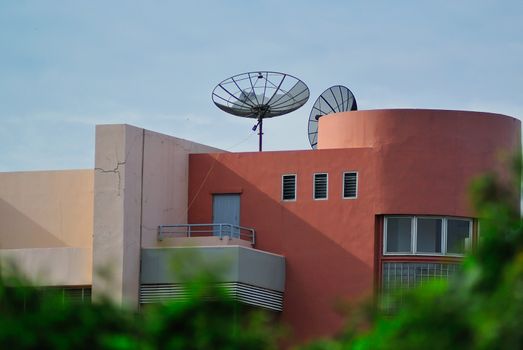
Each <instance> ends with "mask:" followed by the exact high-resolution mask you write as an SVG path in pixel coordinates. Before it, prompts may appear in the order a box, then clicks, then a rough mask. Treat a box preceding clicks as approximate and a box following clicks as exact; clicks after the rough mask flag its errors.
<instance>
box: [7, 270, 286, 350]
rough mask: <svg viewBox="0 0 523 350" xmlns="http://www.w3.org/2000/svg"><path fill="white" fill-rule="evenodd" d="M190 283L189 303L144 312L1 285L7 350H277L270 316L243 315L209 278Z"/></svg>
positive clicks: (20, 284)
mask: <svg viewBox="0 0 523 350" xmlns="http://www.w3.org/2000/svg"><path fill="white" fill-rule="evenodd" d="M211 276H212V274H211V273H210V271H207V273H203V274H201V275H198V276H195V277H194V278H192V279H191V280H188V281H186V286H187V296H188V297H187V299H185V300H183V301H179V302H172V303H169V304H165V305H162V304H158V305H151V306H150V307H146V308H144V309H143V310H141V311H140V312H134V311H131V310H129V309H125V308H121V307H117V306H114V305H113V304H111V303H110V302H109V301H107V300H105V301H100V302H96V303H93V304H72V303H67V302H65V303H64V302H63V301H62V300H61V299H60V298H59V297H58V295H56V294H53V293H49V292H46V293H42V291H41V290H38V289H37V288H32V287H26V286H27V285H28V283H27V282H26V281H23V280H20V279H16V278H7V279H6V278H3V279H0V348H1V349H114V350H124V349H126V350H127V349H146V350H148V349H151V350H152V349H183V350H186V349H188V350H190V349H195V350H203V349H255V350H256V349H274V348H275V342H276V339H275V336H274V335H273V334H275V333H274V327H273V326H271V324H270V322H269V320H268V318H267V317H266V315H265V314H264V313H261V312H254V311H251V310H245V309H243V308H242V306H241V305H239V304H238V303H236V302H235V301H233V300H232V299H231V298H229V297H228V296H227V294H226V293H225V291H224V290H223V289H221V288H219V287H217V286H216V285H215V284H213V283H212V282H213V281H212V279H211Z"/></svg>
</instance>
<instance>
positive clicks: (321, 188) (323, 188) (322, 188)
mask: <svg viewBox="0 0 523 350" xmlns="http://www.w3.org/2000/svg"><path fill="white" fill-rule="evenodd" d="M328 183H329V179H328V175H327V174H326V173H321V174H314V199H327V196H328V188H329V185H328Z"/></svg>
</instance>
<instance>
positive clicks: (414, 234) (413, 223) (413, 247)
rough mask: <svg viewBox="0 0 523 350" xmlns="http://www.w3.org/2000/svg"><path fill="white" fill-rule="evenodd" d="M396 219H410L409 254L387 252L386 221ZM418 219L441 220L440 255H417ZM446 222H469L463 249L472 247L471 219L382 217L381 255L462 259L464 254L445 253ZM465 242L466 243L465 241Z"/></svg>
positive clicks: (424, 253) (424, 216) (422, 216)
mask: <svg viewBox="0 0 523 350" xmlns="http://www.w3.org/2000/svg"><path fill="white" fill-rule="evenodd" d="M398 218H403V219H405V218H410V219H411V229H410V230H411V236H410V240H411V242H410V244H411V250H410V252H387V227H388V219H398ZM418 219H441V220H442V222H441V253H436V252H434V253H427V252H423V253H419V252H417V243H418V242H417V238H418ZM448 220H462V221H468V222H469V232H468V234H469V237H468V239H469V241H468V242H469V243H468V244H467V243H465V244H466V245H468V247H465V249H466V250H467V249H469V248H470V247H471V246H472V230H473V224H474V221H473V219H471V218H463V217H453V216H436V215H435V216H428V215H421V216H417V215H386V216H385V217H384V222H383V244H382V246H383V247H382V253H383V255H386V256H391V255H395V256H412V255H415V256H455V257H463V256H464V255H465V254H457V253H448V252H447V227H448ZM465 242H467V241H465Z"/></svg>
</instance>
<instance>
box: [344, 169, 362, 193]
mask: <svg viewBox="0 0 523 350" xmlns="http://www.w3.org/2000/svg"><path fill="white" fill-rule="evenodd" d="M357 196H358V173H357V172H347V173H343V198H356V197H357Z"/></svg>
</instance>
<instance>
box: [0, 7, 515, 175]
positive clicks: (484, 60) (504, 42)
mask: <svg viewBox="0 0 523 350" xmlns="http://www.w3.org/2000/svg"><path fill="white" fill-rule="evenodd" d="M522 33H523V1H520V0H518V1H509V0H507V1H479V0H476V1H460V0H449V1H445V0H440V1H423V0H417V1H401V0H398V1H321V2H320V1H314V2H313V1H306V0H302V1H272V0H265V1H244V0H243V1H183V2H182V1H179V2H176V1H159V0H153V1H97V0H90V1H73V0H68V1H65V0H64V1H58V0H56V1H55V0H46V1H36V0H35V1H26V0H16V1H14V0H13V1H10V0H0V150H1V152H0V171H17V170H40V169H67V168H92V167H93V166H94V125H95V124H107V123H128V124H133V125H136V126H139V127H145V128H148V129H151V130H155V131H158V132H162V133H166V134H170V135H174V136H177V137H181V138H186V139H190V140H194V141H197V142H201V143H205V144H209V145H212V146H215V147H220V148H224V149H228V150H234V151H254V150H256V149H257V138H256V135H255V134H254V133H253V132H252V130H251V127H252V126H253V122H252V121H251V120H246V119H242V118H237V117H233V116H229V115H227V114H225V113H224V112H222V111H220V110H219V109H218V108H216V107H215V106H214V105H213V103H212V100H211V91H212V89H213V88H214V86H215V85H216V84H217V83H219V82H220V81H221V80H223V79H225V78H227V77H229V76H231V75H234V74H238V73H243V72H246V71H252V70H274V71H283V72H286V73H289V74H292V75H294V76H296V77H299V78H300V79H302V80H303V81H304V82H305V83H306V84H307V85H308V86H309V88H310V90H311V98H310V99H309V101H308V103H307V104H306V105H305V106H304V107H302V108H301V109H299V110H298V111H296V112H293V113H291V114H289V115H287V116H283V117H279V118H274V119H271V120H268V121H267V122H266V123H264V132H265V138H264V148H265V149H266V150H280V149H308V148H309V144H308V139H307V118H308V114H309V111H310V108H311V107H312V104H313V103H314V100H315V99H316V97H317V96H318V95H319V94H320V93H321V92H322V91H323V90H325V89H326V88H328V87H329V86H331V85H335V84H342V85H346V86H347V87H349V88H350V89H351V90H352V91H353V93H354V94H355V96H356V99H357V101H358V107H359V109H377V108H409V107H411V108H441V109H465V110H479V111H488V112H497V113H502V114H508V115H512V116H515V117H518V118H522V117H523V34H522ZM232 146H234V147H232Z"/></svg>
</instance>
